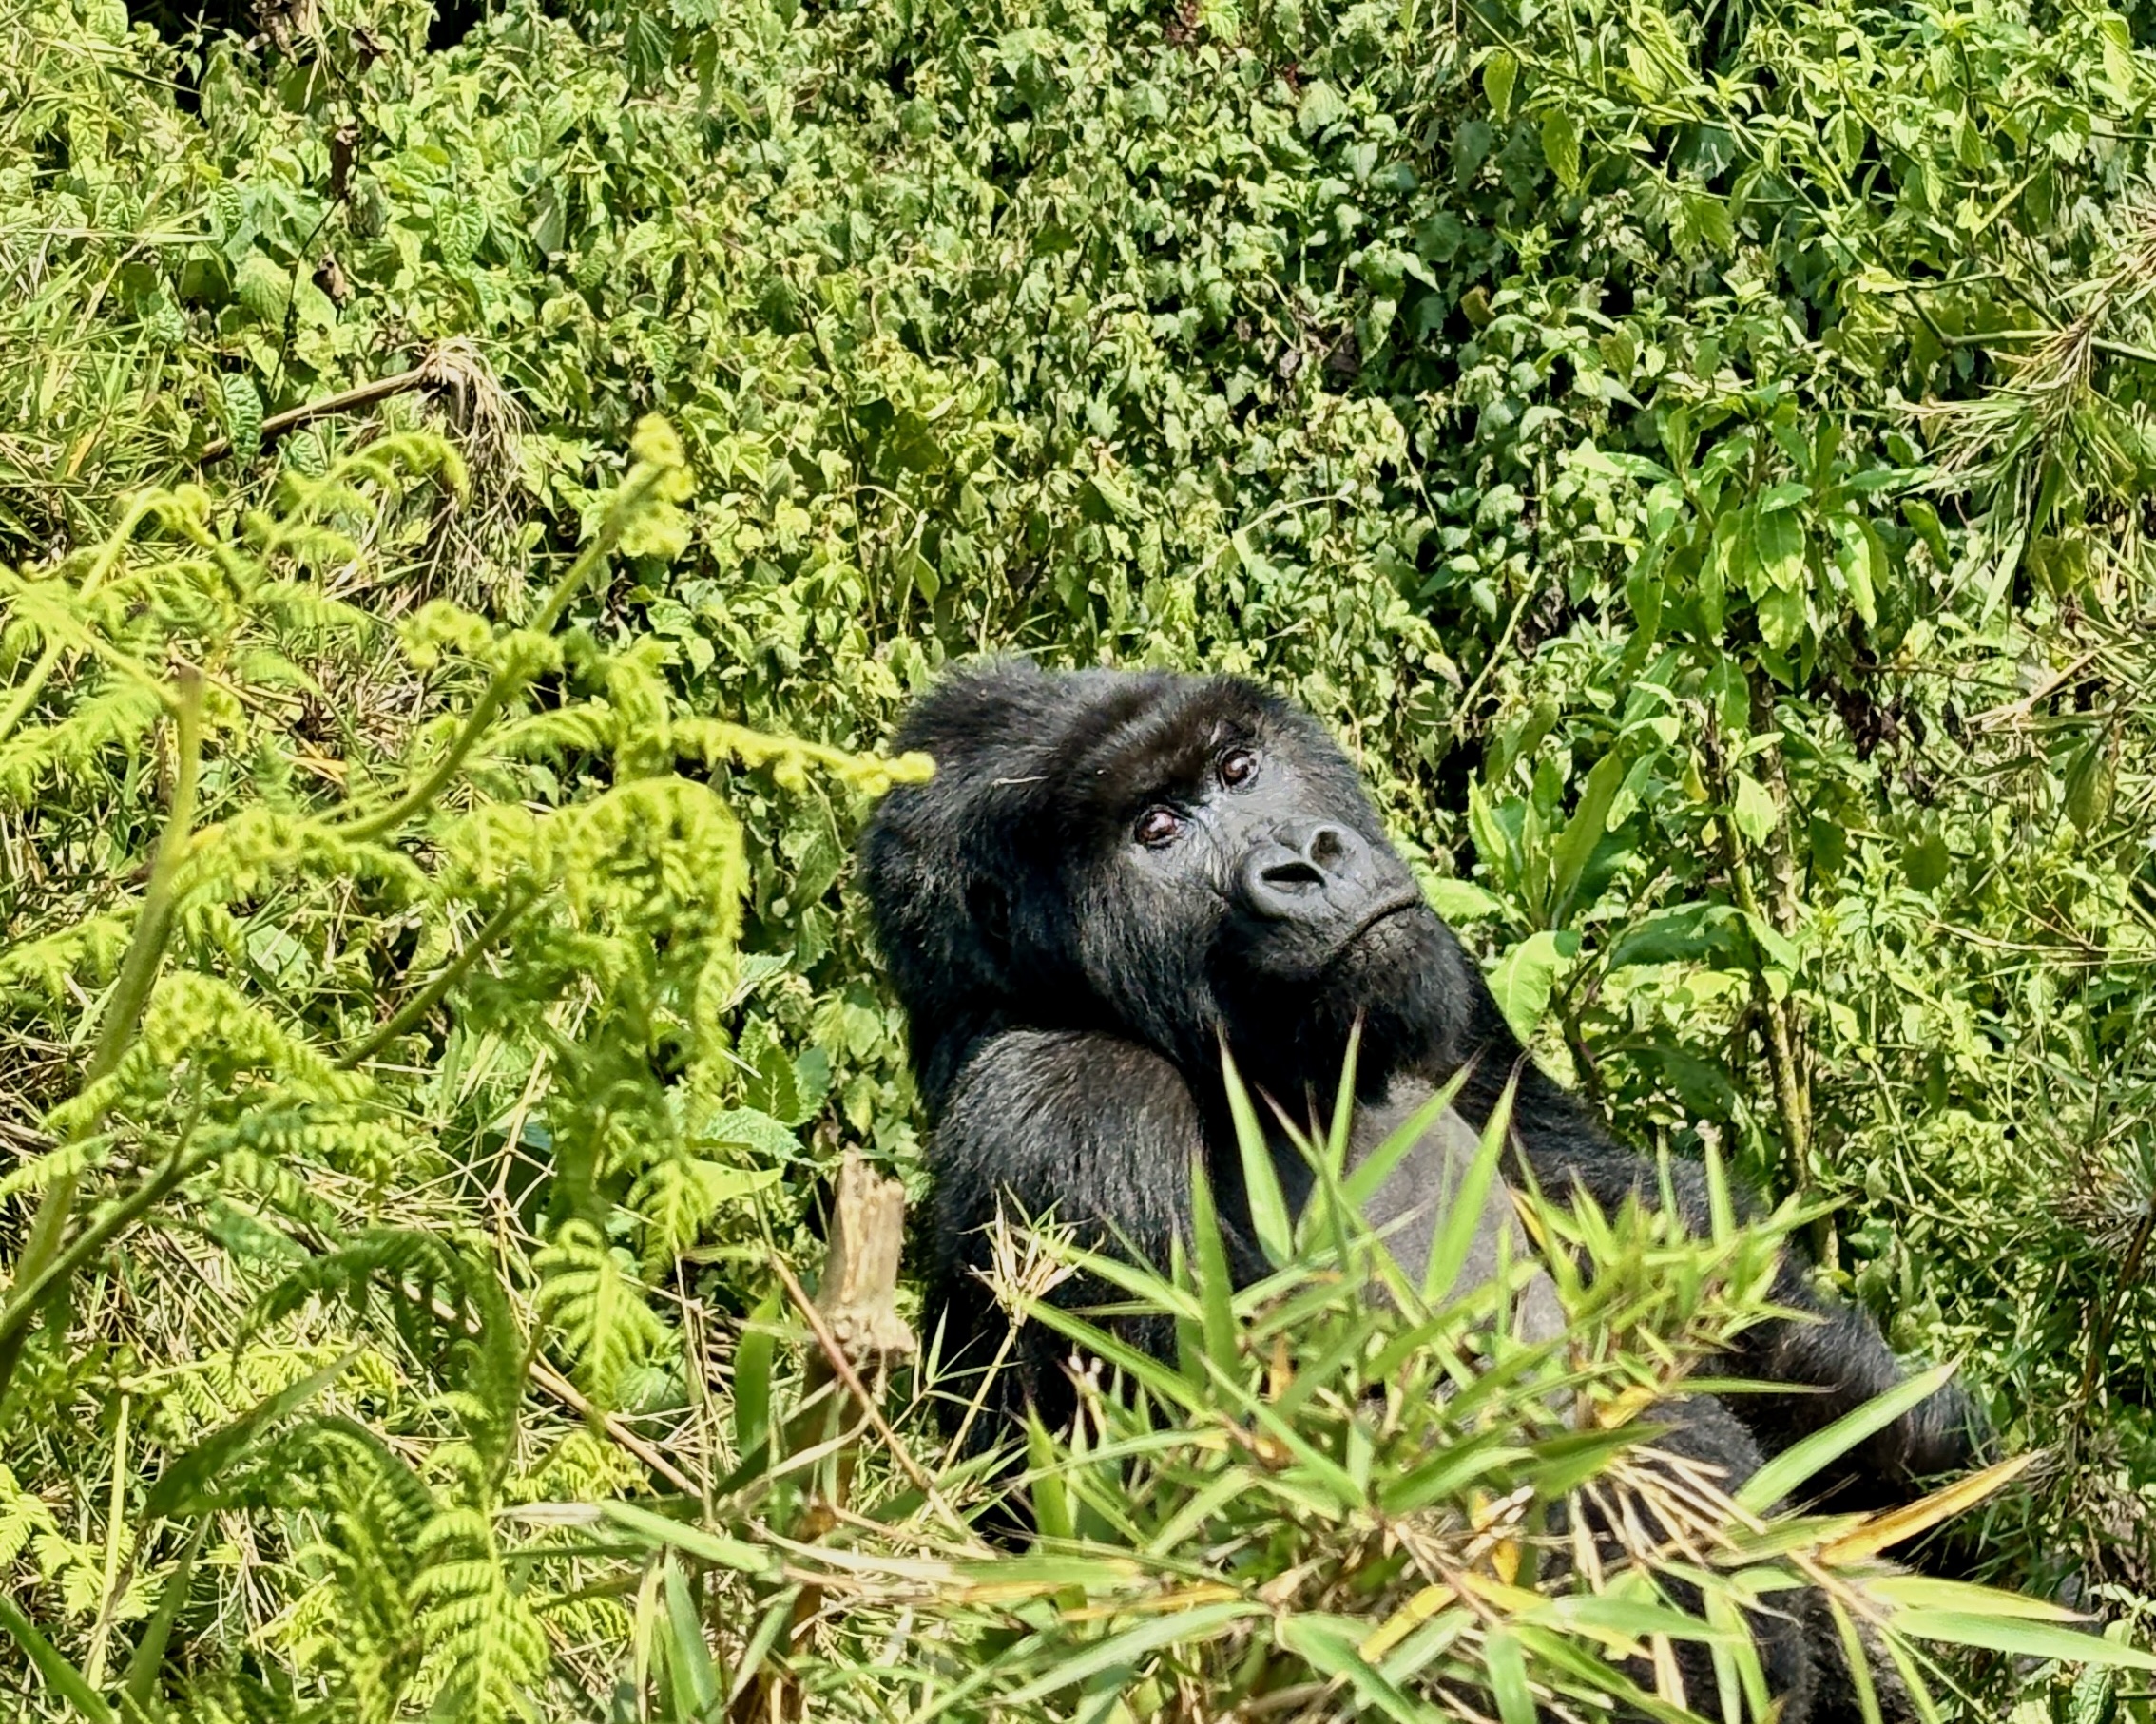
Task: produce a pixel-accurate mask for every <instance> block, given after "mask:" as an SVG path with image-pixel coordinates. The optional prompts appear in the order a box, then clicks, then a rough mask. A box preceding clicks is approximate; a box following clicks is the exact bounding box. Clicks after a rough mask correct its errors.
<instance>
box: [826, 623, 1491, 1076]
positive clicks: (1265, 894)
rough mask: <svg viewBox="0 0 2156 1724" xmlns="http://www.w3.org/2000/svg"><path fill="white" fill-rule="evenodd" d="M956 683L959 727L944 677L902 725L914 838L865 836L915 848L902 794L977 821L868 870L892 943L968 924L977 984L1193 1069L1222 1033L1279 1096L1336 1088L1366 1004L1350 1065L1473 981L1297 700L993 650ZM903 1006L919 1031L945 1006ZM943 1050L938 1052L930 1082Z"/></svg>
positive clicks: (1330, 744) (1451, 1003)
mask: <svg viewBox="0 0 2156 1724" xmlns="http://www.w3.org/2000/svg"><path fill="white" fill-rule="evenodd" d="M956 687H957V688H958V689H960V690H963V691H964V699H965V701H966V710H967V713H968V717H969V720H970V721H969V722H968V723H967V724H966V725H965V726H964V727H963V729H961V728H960V727H959V726H958V725H957V724H956V723H955V722H953V721H952V720H950V719H947V718H944V717H943V716H942V714H943V709H941V708H940V707H939V705H938V701H939V700H941V699H953V703H954V704H955V701H956V699H957V697H956V695H955V694H953V695H951V696H944V695H939V696H938V697H933V698H932V699H931V701H930V702H928V703H927V705H926V706H925V707H924V709H923V716H922V718H920V719H919V720H918V721H917V723H916V724H915V725H914V726H910V727H909V732H908V734H906V735H904V736H902V737H900V742H901V745H903V746H908V747H913V746H926V747H927V748H928V749H929V752H931V753H932V754H933V755H934V757H935V758H936V763H937V777H936V779H935V780H934V782H932V783H931V784H930V785H928V786H925V787H923V788H922V789H920V790H917V791H915V790H911V789H909V790H904V791H901V792H898V793H895V794H894V795H893V796H892V797H891V798H890V799H889V800H888V801H887V802H886V804H885V805H884V810H883V812H881V813H879V814H878V817H877V820H878V828H879V830H883V831H888V832H890V833H892V834H893V836H894V837H895V838H903V839H904V840H905V848H904V850H903V851H901V849H900V846H899V845H898V844H897V843H893V844H891V845H890V846H889V847H888V849H887V850H882V849H879V842H878V839H877V838H876V836H875V835H874V834H872V837H871V841H870V844H869V846H868V852H867V853H868V859H869V864H870V870H871V873H872V876H875V875H876V873H877V872H878V870H879V869H885V868H888V864H887V863H886V862H884V860H883V859H882V858H883V857H884V856H886V855H888V856H890V857H892V858H893V859H894V860H895V859H897V858H898V857H899V856H901V855H903V856H906V857H910V858H917V857H918V856H920V855H921V853H922V852H923V851H924V850H925V849H926V846H925V845H924V844H923V843H922V842H921V841H920V840H919V839H918V838H914V837H912V836H910V835H908V833H907V831H906V829H908V828H910V827H914V826H915V825H916V821H915V811H916V807H917V808H918V810H919V811H920V814H921V815H922V817H921V818H920V819H919V821H918V822H917V824H918V827H919V829H920V830H921V831H922V832H923V833H927V834H928V835H930V836H935V835H937V834H941V833H966V834H968V842H967V845H966V847H965V850H964V852H963V853H959V854H954V855H953V856H952V858H951V860H950V862H949V864H947V865H946V866H943V867H939V868H934V869H917V870H916V872H914V875H913V877H912V878H911V879H910V880H907V881H905V882H903V883H900V882H896V881H894V882H892V883H891V885H890V886H888V887H880V888H875V887H872V891H875V894H876V897H877V899H878V901H879V903H881V904H885V905H891V906H895V907H899V909H900V910H901V911H902V913H903V914H904V915H905V916H906V918H907V920H908V921H909V922H916V923H917V924H918V925H919V928H920V930H921V931H920V933H919V934H918V935H916V936H914V937H913V938H912V941H911V943H909V941H908V940H907V939H904V938H901V939H888V938H887V940H886V946H885V949H886V950H887V951H895V952H898V953H901V954H903V953H906V952H908V951H909V950H912V949H915V948H918V947H919V946H920V945H921V944H923V943H924V942H925V941H926V940H927V939H928V938H930V937H934V939H937V940H941V941H949V940H950V939H951V935H952V930H953V925H954V924H957V925H959V926H963V927H965V928H967V929H970V930H971V937H970V938H969V939H968V940H967V941H966V942H965V947H964V957H965V962H966V966H967V967H971V968H972V969H973V970H974V971H975V973H976V976H977V977H978V979H979V980H980V981H988V980H990V977H989V976H988V975H986V974H982V973H981V972H982V971H983V970H991V971H992V984H993V990H994V992H995V993H997V994H999V995H1001V996H1002V997H1003V998H1006V999H1010V1000H1013V1001H1022V1002H1023V1009H1024V1013H1025V1019H1026V1021H1027V1022H1028V1023H1030V1024H1034V1025H1040V1024H1042V1023H1044V1022H1046V1021H1050V1020H1052V1021H1054V1022H1057V1023H1059V1024H1061V1025H1063V1026H1065V1027H1069V1028H1074V1029H1105V1030H1110V1031H1113V1032H1115V1033H1118V1034H1122V1035H1125V1036H1128V1037H1131V1038H1133V1039H1135V1040H1138V1041H1140V1042H1142V1043H1145V1044H1147V1045H1149V1046H1152V1047H1153V1048H1155V1049H1157V1050H1158V1051H1160V1052H1161V1053H1163V1054H1165V1055H1166V1056H1168V1057H1169V1058H1170V1059H1173V1060H1175V1061H1177V1062H1178V1063H1180V1064H1182V1065H1183V1066H1184V1069H1186V1070H1192V1071H1196V1070H1204V1069H1210V1068H1212V1067H1213V1065H1214V1063H1215V1061H1216V1060H1217V1058H1218V1053H1217V1044H1218V1038H1220V1037H1221V1036H1222V1034H1223V1033H1224V1034H1225V1035H1226V1037H1227V1039H1228V1041H1229V1044H1230V1045H1231V1046H1232V1047H1233V1049H1234V1051H1235V1053H1236V1055H1237V1058H1238V1060H1239V1062H1240V1063H1242V1065H1243V1067H1244V1069H1245V1070H1246V1071H1249V1072H1251V1073H1252V1074H1253V1076H1254V1078H1255V1079H1256V1080H1257V1081H1259V1082H1262V1083H1264V1085H1265V1086H1266V1087H1267V1088H1270V1089H1273V1090H1274V1092H1275V1093H1276V1094H1282V1095H1284V1094H1298V1095H1299V1093H1300V1092H1301V1091H1302V1090H1303V1089H1304V1088H1305V1087H1310V1088H1314V1089H1317V1090H1319V1091H1320V1092H1323V1091H1329V1090H1330V1088H1331V1086H1332V1084H1333V1083H1334V1082H1336V1081H1337V1080H1338V1074H1339V1062H1340V1059H1341V1057H1342V1054H1343V1053H1344V1049H1345V1043H1346V1039H1347V1035H1348V1031H1349V1029H1350V1027H1351V1025H1354V1024H1355V1023H1356V1022H1357V1021H1358V1020H1359V1021H1361V1022H1363V1023H1364V1025H1365V1032H1364V1038H1365V1039H1364V1046H1365V1050H1366V1058H1365V1062H1364V1066H1363V1069H1364V1071H1365V1073H1366V1075H1368V1076H1370V1077H1372V1078H1373V1079H1374V1080H1375V1081H1376V1082H1381V1081H1382V1077H1383V1065H1384V1062H1385V1060H1386V1059H1387V1058H1388V1057H1389V1054H1390V1053H1391V1052H1397V1053H1399V1054H1411V1053H1412V1052H1417V1051H1419V1050H1420V1044H1424V1043H1427V1041H1428V1031H1429V1028H1430V1026H1431V1025H1432V1024H1433V1023H1434V1022H1438V1021H1447V1022H1449V1021H1450V1020H1451V1019H1452V1018H1454V1017H1457V1016H1458V1015H1459V1014H1458V1008H1457V1004H1456V1003H1457V1002H1458V1001H1459V1000H1462V999H1466V998H1469V997H1471V996H1470V994H1469V992H1468V990H1467V983H1466V969H1465V966H1466V960H1465V957H1464V954H1462V953H1461V952H1460V950H1459V948H1458V946H1457V943H1456V942H1455V941H1454V940H1453V936H1452V934H1451V932H1450V930H1449V929H1446V928H1445V926H1444V924H1443V923H1442V922H1441V921H1439V920H1438V918H1437V916H1436V915H1435V914H1434V912H1433V911H1432V910H1430V909H1429V908H1428V906H1427V905H1426V904H1425V902H1424V900H1423V897H1422V894H1421V892H1420V891H1419V889H1418V888H1417V887H1416V885H1415V879H1414V876H1413V875H1412V874H1411V873H1410V872H1408V869H1407V866H1406V865H1405V864H1404V863H1403V862H1402V861H1401V860H1400V858H1399V856H1398V855H1397V854H1396V852H1394V850H1393V848H1392V847H1391V845H1390V844H1389V843H1387V842H1386V839H1385V835H1384V831H1383V828H1382V826H1381V825H1380V824H1379V822H1378V819H1377V815H1376V810H1375V808H1373V807H1372V805H1371V803H1370V800H1369V797H1368V795H1366V794H1365V793H1364V791H1363V789H1362V785H1361V781H1360V778H1359V776H1358V775H1357V771H1356V768H1355V766H1354V763H1353V762H1352V761H1350V760H1349V759H1348V757H1346V756H1345V755H1344V754H1343V753H1342V752H1341V750H1340V749H1339V747H1338V744H1337V743H1335V742H1334V741H1333V740H1332V738H1331V737H1329V736H1327V735H1326V734H1325V733H1324V731H1323V730H1321V729H1320V728H1319V726H1318V724H1317V723H1316V722H1315V720H1313V719H1311V718H1309V717H1307V716H1306V715H1304V714H1302V713H1300V712H1299V711H1297V710H1296V709H1295V708H1293V707H1291V706H1289V705H1287V704H1286V703H1285V702H1283V701H1281V700H1280V699H1277V698H1275V697H1273V696H1270V695H1267V694H1265V693H1263V692H1262V691H1261V690H1259V689H1257V688H1255V687H1253V686H1251V685H1250V684H1248V683H1245V682H1242V681H1238V680H1230V679H1224V678H1209V679H1201V678H1193V677H1175V676H1167V675H1161V674H1147V675H1138V676H1107V675H1104V674H1103V673H1091V672H1082V673H1077V674H1075V675H1069V676H1064V677H1050V676H1048V675H1046V674H1045V673H1042V672H1040V671H1038V670H1036V669H1034V668H1033V667H1032V666H1030V665H1005V666H998V667H995V668H993V669H991V670H989V671H986V672H978V673H974V674H973V675H972V677H970V678H968V679H965V680H962V681H961V682H959V683H958V684H957V685H956ZM1051 697H1052V698H1051ZM939 801H940V802H944V803H946V804H947V806H946V807H945V808H944V810H943V811H942V812H941V813H940V814H935V813H934V812H932V811H934V809H935V806H936V804H937V803H938V802H939ZM890 872H893V873H895V872H896V871H895V869H891V870H890ZM960 881H962V882H963V892H964V897H963V900H962V902H950V901H949V900H951V899H953V898H954V897H955V896H956V893H955V891H954V890H953V888H954V885H955V883H957V882H960ZM893 931H899V932H901V933H903V932H905V931H906V930H893ZM947 973H948V972H947ZM897 979H898V981H899V984H900V988H901V991H902V992H909V991H910V990H909V989H908V987H907V976H906V973H905V972H904V970H903V969H901V970H900V971H899V973H898V978H897ZM1448 990H1450V991H1448ZM989 991H990V990H989V989H988V988H985V987H976V988H975V990H974V997H976V998H978V997H982V996H984V995H986V994H987V993H988V992H989ZM907 1003H908V1006H909V1008H910V1009H911V1012H912V1015H913V1018H914V1025H915V1033H916V1036H918V1035H919V1033H920V1030H921V1028H922V1026H923V1025H931V1024H935V1023H937V1022H938V1020H939V1019H940V1018H942V1017H943V1016H944V1015H945V1014H944V1013H942V1012H940V1011H939V1010H938V1009H937V1003H936V1002H934V1001H933V1000H929V999H916V998H913V997H909V999H908V1002H907ZM1411 1040H1413V1041H1415V1042H1416V1044H1417V1045H1416V1047H1415V1048H1414V1049H1410V1048H1409V1047H1408V1046H1407V1045H1406V1044H1407V1043H1408V1042H1409V1041H1411ZM1371 1056H1377V1059H1376V1062H1374V1061H1373V1059H1372V1057H1371ZM929 1064H930V1067H931V1071H930V1076H931V1088H932V1091H933V1089H934V1087H935V1082H934V1067H935V1066H936V1062H935V1061H934V1055H933V1052H932V1054H931V1058H930V1062H929Z"/></svg>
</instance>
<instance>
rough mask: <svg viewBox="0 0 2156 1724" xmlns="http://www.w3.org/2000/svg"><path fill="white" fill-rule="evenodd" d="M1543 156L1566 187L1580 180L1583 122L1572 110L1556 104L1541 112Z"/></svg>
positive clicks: (1576, 184)
mask: <svg viewBox="0 0 2156 1724" xmlns="http://www.w3.org/2000/svg"><path fill="white" fill-rule="evenodd" d="M1542 159H1543V161H1545V162H1547V163H1549V164H1550V172H1551V173H1553V174H1555V175H1556V176H1557V183H1558V184H1559V185H1561V186H1563V187H1564V188H1565V189H1566V190H1567V191H1572V190H1575V189H1577V187H1578V185H1579V183H1580V125H1579V122H1578V121H1577V120H1575V119H1573V118H1572V114H1571V110H1570V109H1569V108H1563V107H1553V108H1551V109H1550V111H1549V112H1548V113H1546V114H1544V115H1543V116H1542Z"/></svg>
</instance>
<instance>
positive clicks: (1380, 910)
mask: <svg viewBox="0 0 2156 1724" xmlns="http://www.w3.org/2000/svg"><path fill="white" fill-rule="evenodd" d="M1421 908H1422V892H1421V890H1420V889H1419V888H1417V887H1415V886H1406V887H1402V888H1401V889H1400V890H1399V891H1396V892H1395V893H1394V894H1393V895H1392V896H1391V897H1389V898H1385V899H1382V900H1380V901H1379V902H1378V903H1377V904H1376V906H1374V907H1373V908H1372V909H1371V910H1369V911H1367V912H1366V913H1365V914H1364V915H1363V917H1362V919H1361V920H1360V921H1358V922H1357V923H1356V925H1355V926H1354V927H1353V928H1351V929H1348V931H1347V934H1346V936H1345V937H1344V938H1343V939H1342V940H1341V941H1340V944H1339V948H1338V950H1336V951H1335V952H1334V954H1333V956H1334V960H1335V962H1338V960H1339V959H1341V958H1344V957H1345V956H1346V955H1347V954H1348V953H1349V952H1351V951H1353V950H1354V949H1355V948H1356V947H1357V946H1358V945H1360V944H1361V943H1362V939H1363V936H1364V935H1366V934H1368V933H1369V932H1370V930H1371V929H1374V928H1376V927H1377V926H1378V925H1379V924H1380V923H1384V922H1390V921H1391V920H1392V919H1393V918H1394V917H1395V916H1398V915H1404V914H1406V913H1407V912H1408V911H1409V910H1420V909H1421Z"/></svg>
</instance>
